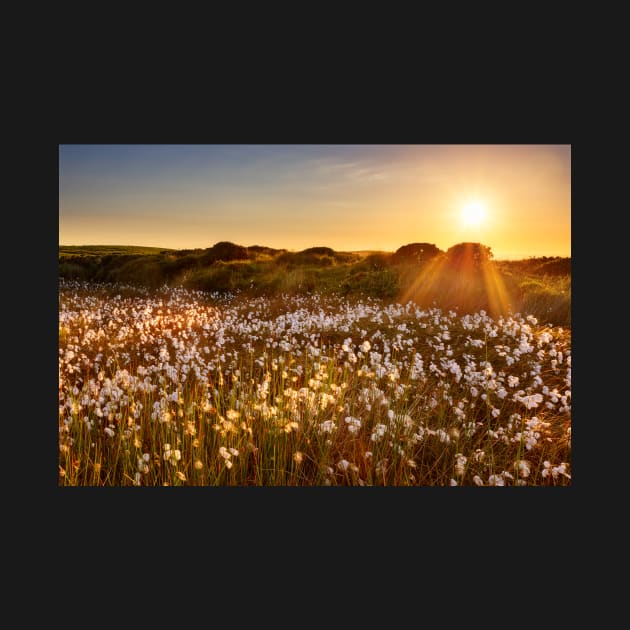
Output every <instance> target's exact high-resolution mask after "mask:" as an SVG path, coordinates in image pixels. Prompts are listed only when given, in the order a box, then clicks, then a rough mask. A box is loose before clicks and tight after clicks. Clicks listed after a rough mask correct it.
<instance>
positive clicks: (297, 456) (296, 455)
mask: <svg viewBox="0 0 630 630" xmlns="http://www.w3.org/2000/svg"><path fill="white" fill-rule="evenodd" d="M303 460H304V455H303V453H302V452H300V451H295V453H293V461H294V462H295V463H296V464H298V465H299V464H301V463H302V461H303Z"/></svg>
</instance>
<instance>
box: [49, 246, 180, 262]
mask: <svg viewBox="0 0 630 630" xmlns="http://www.w3.org/2000/svg"><path fill="white" fill-rule="evenodd" d="M169 251H176V250H171V249H168V248H166V247H143V246H140V245H59V259H60V260H62V259H66V258H74V257H75V256H97V257H99V256H109V255H130V254H131V255H136V254H142V255H155V254H161V253H162V252H169Z"/></svg>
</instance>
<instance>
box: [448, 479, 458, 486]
mask: <svg viewBox="0 0 630 630" xmlns="http://www.w3.org/2000/svg"><path fill="white" fill-rule="evenodd" d="M449 485H451V486H456V485H457V481H455V479H451V481H450V484H449Z"/></svg>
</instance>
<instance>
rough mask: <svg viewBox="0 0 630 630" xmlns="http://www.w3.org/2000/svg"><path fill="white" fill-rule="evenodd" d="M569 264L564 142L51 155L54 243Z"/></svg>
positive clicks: (137, 149)
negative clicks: (415, 249) (480, 255)
mask: <svg viewBox="0 0 630 630" xmlns="http://www.w3.org/2000/svg"><path fill="white" fill-rule="evenodd" d="M219 241H231V242H233V243H236V244H238V245H244V246H246V247H247V246H252V245H263V246H267V247H274V248H284V249H289V250H292V251H299V250H302V249H306V248H307V247H316V246H325V247H332V248H333V249H335V250H337V251H357V250H380V251H395V250H396V249H398V248H399V247H401V246H402V245H406V244H408V243H418V242H421V243H432V244H434V245H436V246H437V247H439V248H440V249H442V250H444V251H446V250H447V249H448V248H449V247H451V246H453V245H456V244H458V243H462V242H466V241H472V242H479V243H482V244H483V245H487V246H489V247H490V248H491V250H492V253H493V255H494V258H495V259H497V260H503V259H522V258H528V257H530V256H571V145H568V144H567V145H543V144H533V145H527V144H520V145H519V144H516V145H508V144H503V145H489V144H487V145H486V144H468V145H466V144H465V145H456V144H444V145H412V144H400V145H385V144H376V145H369V144H361V145H342V144H338V145H334V144H333V145H318V144H307V145H299V144H293V145H273V144H270V145H262V144H254V145H245V144H232V145H202V144H190V145H174V144H170V145H159V144H149V145H113V144H110V145H87V144H63V145H59V244H60V245H143V246H151V247H162V248H173V249H194V248H206V247H212V245H214V244H215V243H217V242H219Z"/></svg>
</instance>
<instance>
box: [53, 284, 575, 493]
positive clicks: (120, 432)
mask: <svg viewBox="0 0 630 630" xmlns="http://www.w3.org/2000/svg"><path fill="white" fill-rule="evenodd" d="M570 462H571V331H570V330H569V329H563V328H560V327H553V326H549V325H544V324H542V323H539V322H538V321H537V320H536V319H535V318H534V317H533V316H531V315H529V316H528V315H525V314H523V315H520V314H515V315H512V316H510V317H504V318H498V319H496V320H495V319H492V318H490V317H489V316H488V315H487V314H486V313H485V312H484V311H481V312H477V313H457V312H455V311H447V312H443V311H442V310H440V309H439V308H437V307H435V308H429V309H420V308H419V307H418V306H417V305H416V304H414V303H413V302H407V303H405V304H396V303H394V304H392V303H385V302H382V301H379V300H377V299H368V298H366V299H356V298H355V299H352V300H348V299H345V298H342V297H335V296H326V297H323V296H321V295H317V294H314V295H309V296H289V295H278V296H275V297H260V298H254V299H247V300H244V299H239V297H238V296H230V295H227V296H225V295H223V296H221V295H218V294H208V293H202V292H196V291H191V290H185V289H181V288H166V287H164V288H162V289H157V290H148V289H146V290H145V289H141V288H137V287H131V286H126V285H112V284H101V285H99V284H87V283H80V282H77V281H63V280H61V281H60V285H59V477H58V483H59V485H74V486H128V485H129V486H163V485H193V486H208V485H209V486H217V485H221V486H223V485H236V486H245V485H260V486H279V485H307V486H319V485H358V486H371V485H385V486H412V485H417V486H532V485H533V486H541V485H545V486H546V485H555V486H557V485H569V484H570V483H571V467H570Z"/></svg>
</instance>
